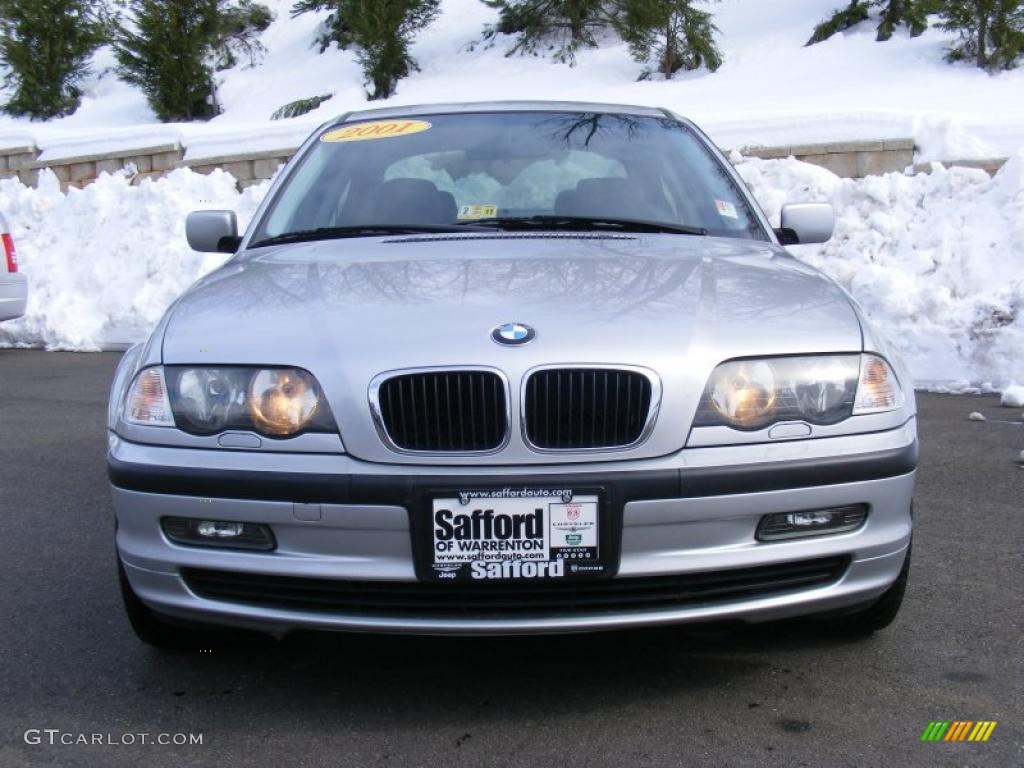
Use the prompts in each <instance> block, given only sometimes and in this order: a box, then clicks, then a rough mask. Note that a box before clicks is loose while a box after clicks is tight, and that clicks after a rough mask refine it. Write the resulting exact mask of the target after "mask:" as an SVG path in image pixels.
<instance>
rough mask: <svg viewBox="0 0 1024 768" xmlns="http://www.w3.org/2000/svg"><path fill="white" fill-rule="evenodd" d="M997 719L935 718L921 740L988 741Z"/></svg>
mask: <svg viewBox="0 0 1024 768" xmlns="http://www.w3.org/2000/svg"><path fill="white" fill-rule="evenodd" d="M996 722H997V721H996V720H978V721H977V722H975V721H974V720H953V721H952V722H951V721H949V720H933V721H932V722H930V723H928V727H927V728H925V729H924V733H922V734H921V741H988V737H989V736H991V735H992V731H994V730H995V728H996Z"/></svg>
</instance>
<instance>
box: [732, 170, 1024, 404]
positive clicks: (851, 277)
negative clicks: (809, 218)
mask: <svg viewBox="0 0 1024 768" xmlns="http://www.w3.org/2000/svg"><path fill="white" fill-rule="evenodd" d="M738 169H739V172H740V174H741V175H742V176H743V178H744V179H745V180H746V181H747V183H748V184H749V185H750V186H751V188H752V189H753V191H754V194H755V195H756V196H757V198H758V200H759V201H760V202H761V204H762V205H763V206H764V208H765V211H766V213H767V214H768V215H769V216H770V217H772V219H773V221H774V222H775V223H776V224H777V223H778V216H779V210H780V208H781V206H782V204H783V203H785V202H800V201H809V200H828V201H831V202H832V203H833V205H835V207H836V234H835V237H834V238H833V239H832V240H831V241H830V242H828V243H826V244H824V245H822V246H799V247H796V248H794V249H792V250H793V252H794V254H795V255H797V256H798V257H800V258H802V259H804V260H806V261H808V262H809V263H811V264H813V265H814V266H816V267H818V268H819V269H821V270H823V271H824V272H826V273H827V274H829V275H830V276H832V277H833V278H835V279H836V280H837V281H838V282H839V283H840V284H841V285H843V286H844V287H845V288H846V289H847V290H848V291H849V292H850V293H851V294H852V295H853V296H854V297H855V298H856V299H857V301H858V302H859V303H860V304H861V306H862V307H863V308H864V310H865V311H866V313H867V314H868V316H869V317H871V318H872V319H873V320H874V321H875V322H876V324H877V326H878V327H879V328H880V329H882V330H883V331H884V332H885V333H886V334H887V335H888V336H889V337H890V338H891V339H892V340H893V342H894V343H895V344H896V345H897V346H898V347H899V348H900V349H901V350H902V351H903V353H904V355H905V356H906V358H907V361H908V363H909V364H910V367H911V369H912V370H913V372H914V375H915V378H916V379H917V381H918V382H919V383H922V384H925V385H928V384H937V383H940V382H941V383H944V384H946V385H947V386H949V385H951V384H952V385H953V387H954V388H957V387H959V388H963V387H964V386H966V385H967V384H974V385H980V386H981V388H982V389H991V388H992V387H993V385H995V386H1000V385H1005V384H1007V383H1009V382H1011V381H1013V380H1017V381H1024V270H1022V268H1021V265H1022V264H1024V152H1020V153H1018V154H1017V155H1016V156H1014V157H1013V158H1012V159H1011V160H1010V162H1009V163H1007V165H1006V166H1005V167H1004V168H1003V169H1002V171H1000V172H999V174H997V175H996V176H995V177H994V178H989V176H988V175H986V174H985V173H984V172H982V171H977V170H971V169H966V168H953V169H950V170H945V169H943V168H942V167H941V166H936V167H934V168H933V170H932V172H931V173H930V174H918V175H915V176H904V175H901V174H896V173H891V174H887V175H885V176H873V177H868V178H866V179H840V178H838V177H837V176H835V175H833V174H832V173H830V172H828V171H826V170H824V169H821V168H818V167H815V166H812V165H808V164H806V163H801V162H799V161H796V160H792V159H789V160H772V161H762V160H754V159H751V160H746V161H744V162H741V163H740V164H739V166H738Z"/></svg>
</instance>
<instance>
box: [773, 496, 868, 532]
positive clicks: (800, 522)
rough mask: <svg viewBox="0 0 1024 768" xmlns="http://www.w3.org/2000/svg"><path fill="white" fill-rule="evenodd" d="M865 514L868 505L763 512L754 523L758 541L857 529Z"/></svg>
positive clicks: (865, 517)
mask: <svg viewBox="0 0 1024 768" xmlns="http://www.w3.org/2000/svg"><path fill="white" fill-rule="evenodd" d="M867 516H868V507H867V504H855V505H852V506H849V507H833V508H831V509H812V510H806V511H801V512H779V513H776V514H773V515H765V516H764V517H762V518H761V522H760V523H759V524H758V526H757V539H758V541H779V540H780V539H796V538H801V537H803V536H821V535H823V534H828V533H846V532H848V531H852V530H855V529H857V528H860V527H861V526H862V525H863V524H864V520H865V519H867Z"/></svg>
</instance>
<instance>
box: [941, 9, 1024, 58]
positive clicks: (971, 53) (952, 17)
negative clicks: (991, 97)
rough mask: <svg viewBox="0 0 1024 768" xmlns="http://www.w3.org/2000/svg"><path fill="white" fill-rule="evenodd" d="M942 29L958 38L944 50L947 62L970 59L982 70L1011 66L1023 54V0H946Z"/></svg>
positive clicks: (942, 10) (1023, 55)
mask: <svg viewBox="0 0 1024 768" xmlns="http://www.w3.org/2000/svg"><path fill="white" fill-rule="evenodd" d="M941 13H942V23H941V24H940V26H941V27H942V28H943V29H946V30H950V31H954V32H958V33H959V35H960V40H959V42H958V43H956V44H955V45H953V46H952V47H951V48H950V49H949V50H948V51H947V52H946V58H947V59H949V60H950V61H973V62H974V63H975V64H976V65H977V66H979V67H981V68H982V69H989V70H995V69H1013V67H1015V66H1016V65H1017V62H1018V61H1020V59H1021V57H1024V3H1022V2H1020V1H1019V0H955V2H954V0H946V2H944V4H943V6H942V8H941Z"/></svg>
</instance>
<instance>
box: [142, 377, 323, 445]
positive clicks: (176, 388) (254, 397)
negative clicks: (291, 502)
mask: <svg viewBox="0 0 1024 768" xmlns="http://www.w3.org/2000/svg"><path fill="white" fill-rule="evenodd" d="M160 396H162V397H163V403H164V405H163V409H164V410H162V411H161V410H159V408H158V407H157V404H158V403H159V398H160ZM154 414H155V415H154ZM157 417H159V419H158V418H157ZM125 420H126V421H128V422H130V423H132V424H146V425H153V424H158V425H160V426H177V427H178V429H180V430H182V431H184V432H189V433H191V434H196V435H212V434H216V433H218V432H223V431H225V430H228V429H241V430H252V431H255V432H260V433H262V434H264V435H267V436H270V437H290V436H292V435H296V434H298V433H300V432H337V426H336V424H335V422H334V417H333V416H332V415H331V410H330V408H329V407H328V405H327V402H326V401H325V400H324V398H323V394H322V393H321V391H320V385H319V384H318V383H317V381H316V379H315V378H314V377H313V375H312V374H310V373H309V372H307V371H304V370H301V369H298V368H245V367H236V366H224V367H217V368H194V367H191V366H176V365H173V366H172V365H169V366H164V367H163V368H160V367H155V368H147V369H146V370H145V371H143V372H142V373H140V374H139V376H138V377H137V378H136V380H135V382H134V383H133V385H132V387H131V390H130V392H129V396H128V400H127V402H126V405H125Z"/></svg>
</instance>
